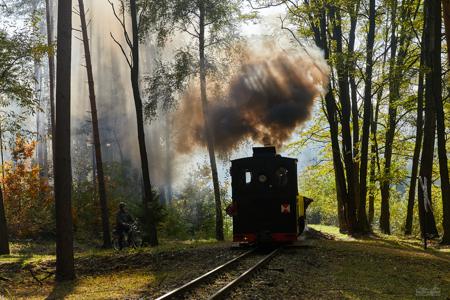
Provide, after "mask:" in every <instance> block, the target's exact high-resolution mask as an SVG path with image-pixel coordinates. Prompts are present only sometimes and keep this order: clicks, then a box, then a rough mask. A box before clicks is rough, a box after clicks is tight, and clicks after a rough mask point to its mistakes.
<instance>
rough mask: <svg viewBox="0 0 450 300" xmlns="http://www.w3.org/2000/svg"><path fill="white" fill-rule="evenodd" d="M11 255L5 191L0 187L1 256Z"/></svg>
mask: <svg viewBox="0 0 450 300" xmlns="http://www.w3.org/2000/svg"><path fill="white" fill-rule="evenodd" d="M2 254H9V238H8V225H7V223H6V214H5V206H4V203H3V191H2V188H1V187H0V255H2Z"/></svg>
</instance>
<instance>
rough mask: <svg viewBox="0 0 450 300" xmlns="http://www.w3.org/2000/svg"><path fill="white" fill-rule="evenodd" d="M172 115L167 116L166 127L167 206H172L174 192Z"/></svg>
mask: <svg viewBox="0 0 450 300" xmlns="http://www.w3.org/2000/svg"><path fill="white" fill-rule="evenodd" d="M170 125H171V124H170V115H169V113H167V114H166V127H165V129H164V131H165V139H166V174H165V175H166V204H167V205H170V203H171V202H172V197H173V192H172V160H173V157H172V149H171V145H172V143H171V138H170V129H171V126H170Z"/></svg>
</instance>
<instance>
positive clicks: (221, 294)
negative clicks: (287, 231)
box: [209, 247, 281, 300]
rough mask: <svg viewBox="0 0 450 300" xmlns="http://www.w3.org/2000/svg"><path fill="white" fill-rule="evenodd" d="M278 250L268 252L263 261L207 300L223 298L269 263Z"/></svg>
mask: <svg viewBox="0 0 450 300" xmlns="http://www.w3.org/2000/svg"><path fill="white" fill-rule="evenodd" d="M280 249H281V247H280V248H277V249H275V250H273V251H272V252H270V253H269V254H268V255H266V256H265V257H264V258H263V259H261V260H260V261H259V262H258V263H257V264H255V265H253V267H251V268H250V269H248V270H247V271H245V272H244V273H242V274H241V275H240V276H239V277H237V278H236V279H234V280H233V281H231V282H230V283H228V284H227V285H226V286H224V287H223V288H221V289H220V290H219V291H217V292H216V293H215V294H214V295H212V296H211V297H210V298H209V300H212V299H223V298H225V296H226V295H227V294H228V293H229V292H230V291H231V289H233V288H234V287H236V286H237V285H238V284H240V283H241V282H242V281H244V280H245V279H247V278H248V277H249V276H250V275H252V274H253V273H254V272H255V271H256V270H258V269H259V268H261V267H262V266H263V265H264V264H266V263H267V262H269V260H270V259H272V258H273V257H274V256H275V255H276V254H277V253H278V251H280Z"/></svg>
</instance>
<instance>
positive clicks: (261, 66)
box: [175, 52, 329, 153]
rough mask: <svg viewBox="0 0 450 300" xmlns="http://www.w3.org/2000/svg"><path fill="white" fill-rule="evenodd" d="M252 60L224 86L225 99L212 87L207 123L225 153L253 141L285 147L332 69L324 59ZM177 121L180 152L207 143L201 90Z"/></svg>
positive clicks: (188, 97)
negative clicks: (217, 95)
mask: <svg viewBox="0 0 450 300" xmlns="http://www.w3.org/2000/svg"><path fill="white" fill-rule="evenodd" d="M247 57H248V58H249V59H246V61H245V62H244V63H243V64H242V65H241V67H240V68H239V70H238V71H237V72H236V73H235V75H234V76H232V78H231V80H229V81H226V82H224V83H223V84H226V86H225V96H222V97H214V87H212V86H211V87H208V93H209V95H208V96H209V111H208V116H207V117H208V123H209V126H210V127H211V130H212V133H213V135H214V144H215V147H216V149H217V151H219V152H221V153H228V152H230V151H231V150H233V149H234V148H235V147H236V146H238V145H239V144H240V143H241V142H243V141H245V140H248V139H251V140H253V141H254V142H258V143H261V144H271V145H275V146H278V147H280V146H281V145H282V144H283V142H285V141H286V140H287V139H288V138H289V137H290V136H291V135H292V133H293V131H294V130H295V129H296V128H297V127H298V126H299V125H301V124H302V123H304V122H305V121H306V120H308V119H309V118H310V117H311V111H312V108H313V105H314V100H315V99H316V98H317V97H318V96H319V95H320V94H321V93H323V92H324V87H326V86H327V84H328V76H329V67H328V66H327V65H326V63H325V61H324V59H323V58H322V57H321V56H320V55H317V57H314V58H312V57H311V56H310V55H306V54H304V55H301V56H300V55H297V56H292V55H289V54H288V53H285V52H278V53H274V52H271V53H270V54H269V55H265V56H261V55H260V56H258V57H255V56H254V55H251V54H250V55H247ZM175 119H176V120H177V121H176V123H177V129H178V132H179V135H180V136H179V139H178V145H177V148H178V150H179V151H180V152H184V153H186V152H190V151H192V150H194V148H196V147H197V146H204V145H206V141H205V137H204V136H205V135H204V129H203V124H204V122H203V113H202V107H201V101H200V94H199V88H198V86H197V87H195V88H191V89H190V90H189V91H188V92H187V93H185V95H184V97H183V99H182V104H181V109H180V110H179V112H178V113H177V116H176V118H175Z"/></svg>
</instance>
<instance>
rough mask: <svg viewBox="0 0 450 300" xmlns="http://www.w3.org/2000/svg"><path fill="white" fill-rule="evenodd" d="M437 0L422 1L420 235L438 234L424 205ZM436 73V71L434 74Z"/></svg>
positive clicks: (432, 121) (432, 130)
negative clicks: (423, 72) (423, 117)
mask: <svg viewBox="0 0 450 300" xmlns="http://www.w3.org/2000/svg"><path fill="white" fill-rule="evenodd" d="M435 3H436V1H433V0H425V1H424V4H423V5H424V9H423V11H424V22H425V24H424V31H423V34H422V36H423V39H424V41H423V43H424V46H423V51H424V54H423V55H424V67H425V69H426V70H427V72H426V74H425V121H424V136H423V147H422V155H421V159H420V171H419V177H420V178H421V180H422V182H423V183H425V181H426V185H425V186H426V191H427V193H426V194H424V188H423V187H422V186H420V187H419V188H418V189H417V190H418V207H419V221H420V222H419V223H420V228H421V232H422V235H423V236H433V237H434V236H437V235H438V231H437V228H436V221H435V219H434V214H433V211H432V209H430V207H426V206H425V205H424V200H426V199H428V201H427V202H429V203H431V199H432V198H431V185H432V173H433V158H434V142H435V136H436V108H435V101H434V99H433V97H436V96H437V95H436V94H435V91H434V89H435V88H438V87H436V86H435V84H436V82H435V80H433V73H432V72H430V70H431V69H432V68H433V63H434V64H435V63H436V62H435V60H436V59H437V58H436V57H434V55H436V52H435V51H434V49H433V48H434V47H435V45H434V44H433V41H434V39H438V40H440V38H437V37H438V36H439V37H440V28H439V31H437V28H436V27H435V23H436V20H435V19H436V17H437V18H440V15H439V14H438V15H436V10H435V7H436V5H435ZM434 75H435V74H434Z"/></svg>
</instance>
